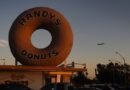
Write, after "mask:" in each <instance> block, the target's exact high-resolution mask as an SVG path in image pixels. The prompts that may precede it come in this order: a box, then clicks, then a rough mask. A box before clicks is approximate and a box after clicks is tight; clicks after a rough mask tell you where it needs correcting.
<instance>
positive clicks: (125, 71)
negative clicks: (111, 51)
mask: <svg viewBox="0 0 130 90" xmlns="http://www.w3.org/2000/svg"><path fill="white" fill-rule="evenodd" d="M115 53H116V54H118V55H119V56H120V57H121V58H122V60H123V61H124V74H125V83H126V84H127V75H126V74H127V70H126V69H127V68H126V65H127V64H126V61H125V58H124V57H123V56H122V55H121V54H120V53H119V52H115Z"/></svg>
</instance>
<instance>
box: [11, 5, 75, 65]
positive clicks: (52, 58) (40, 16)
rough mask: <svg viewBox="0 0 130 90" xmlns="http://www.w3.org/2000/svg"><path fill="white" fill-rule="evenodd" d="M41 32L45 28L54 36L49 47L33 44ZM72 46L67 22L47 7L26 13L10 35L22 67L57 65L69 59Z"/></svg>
mask: <svg viewBox="0 0 130 90" xmlns="http://www.w3.org/2000/svg"><path fill="white" fill-rule="evenodd" d="M38 29H45V30H47V31H48V32H50V34H51V36H52V41H51V43H50V45H49V46H47V47H46V48H42V49H39V48H37V47H34V46H33V45H32V42H31V36H32V34H33V33H34V32H35V31H36V30H38ZM41 42H44V41H41ZM72 44H73V34H72V31H71V27H70V25H69V23H68V21H67V20H66V19H65V18H64V17H63V15H61V14H60V13H59V12H57V11H55V10H53V9H51V8H47V7H36V8H32V9H29V10H26V11H24V12H23V13H22V14H20V15H19V16H18V17H17V18H16V20H15V21H14V22H13V24H12V26H11V28H10V32H9V45H10V49H11V52H12V54H13V56H14V57H15V59H16V60H17V61H19V62H20V63H21V64H23V65H33V66H57V65H59V64H60V63H62V62H63V61H64V60H65V59H66V58H67V56H68V55H69V53H70V51H71V48H72Z"/></svg>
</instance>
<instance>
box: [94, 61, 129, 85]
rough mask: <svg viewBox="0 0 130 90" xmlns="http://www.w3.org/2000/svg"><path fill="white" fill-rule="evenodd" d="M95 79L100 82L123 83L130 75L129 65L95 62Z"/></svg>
mask: <svg viewBox="0 0 130 90" xmlns="http://www.w3.org/2000/svg"><path fill="white" fill-rule="evenodd" d="M95 74H96V78H97V80H99V81H101V82H102V83H117V84H124V83H125V81H128V78H129V75H130V66H129V65H122V64H119V63H113V62H110V63H108V64H106V65H105V64H97V68H96V69H95Z"/></svg>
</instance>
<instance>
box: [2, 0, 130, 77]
mask: <svg viewBox="0 0 130 90" xmlns="http://www.w3.org/2000/svg"><path fill="white" fill-rule="evenodd" d="M33 7H49V8H53V9H55V10H57V11H58V12H60V13H62V14H63V15H64V17H65V18H66V19H67V20H68V21H69V23H70V26H71V28H72V31H73V35H74V41H73V42H74V44H73V48H72V51H71V53H70V55H69V56H68V57H67V62H68V63H71V62H72V61H74V62H77V63H86V65H87V68H88V73H89V77H94V69H95V67H96V64H98V63H109V61H108V60H109V59H111V60H113V62H116V60H118V61H119V62H121V63H122V64H123V59H122V57H121V56H120V55H118V54H116V53H115V52H119V53H120V54H121V55H122V56H123V57H124V58H125V60H126V63H128V64H130V55H129V54H130V40H129V39H130V0H1V2H0V64H3V63H4V61H3V60H2V59H5V64H7V65H8V64H13V65H14V60H15V59H14V57H13V55H12V53H11V51H10V48H9V45H8V35H9V30H10V27H11V25H12V23H13V21H14V20H15V19H16V17H17V16H18V15H19V14H21V13H22V12H23V11H25V10H27V9H30V8H33ZM43 31H44V30H43ZM33 36H34V37H32V42H33V43H34V44H35V43H37V45H36V46H38V47H44V45H45V44H47V45H48V43H50V42H51V35H49V34H48V33H46V32H44V33H43V32H41V31H39V32H36V33H35V34H33ZM43 38H44V41H43ZM42 41H43V42H42ZM45 42H47V43H45ZM97 43H105V44H104V45H97ZM45 46H46V45H45Z"/></svg>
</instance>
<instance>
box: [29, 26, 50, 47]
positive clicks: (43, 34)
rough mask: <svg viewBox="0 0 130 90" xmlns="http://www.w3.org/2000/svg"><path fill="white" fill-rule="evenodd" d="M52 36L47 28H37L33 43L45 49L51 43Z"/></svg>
mask: <svg viewBox="0 0 130 90" xmlns="http://www.w3.org/2000/svg"><path fill="white" fill-rule="evenodd" d="M51 41H52V36H51V34H50V32H48V31H47V30H46V29H37V30H36V31H35V32H33V34H32V37H31V42H32V45H33V46H34V47H35V48H38V49H43V48H46V47H48V46H49V45H50V43H51Z"/></svg>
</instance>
